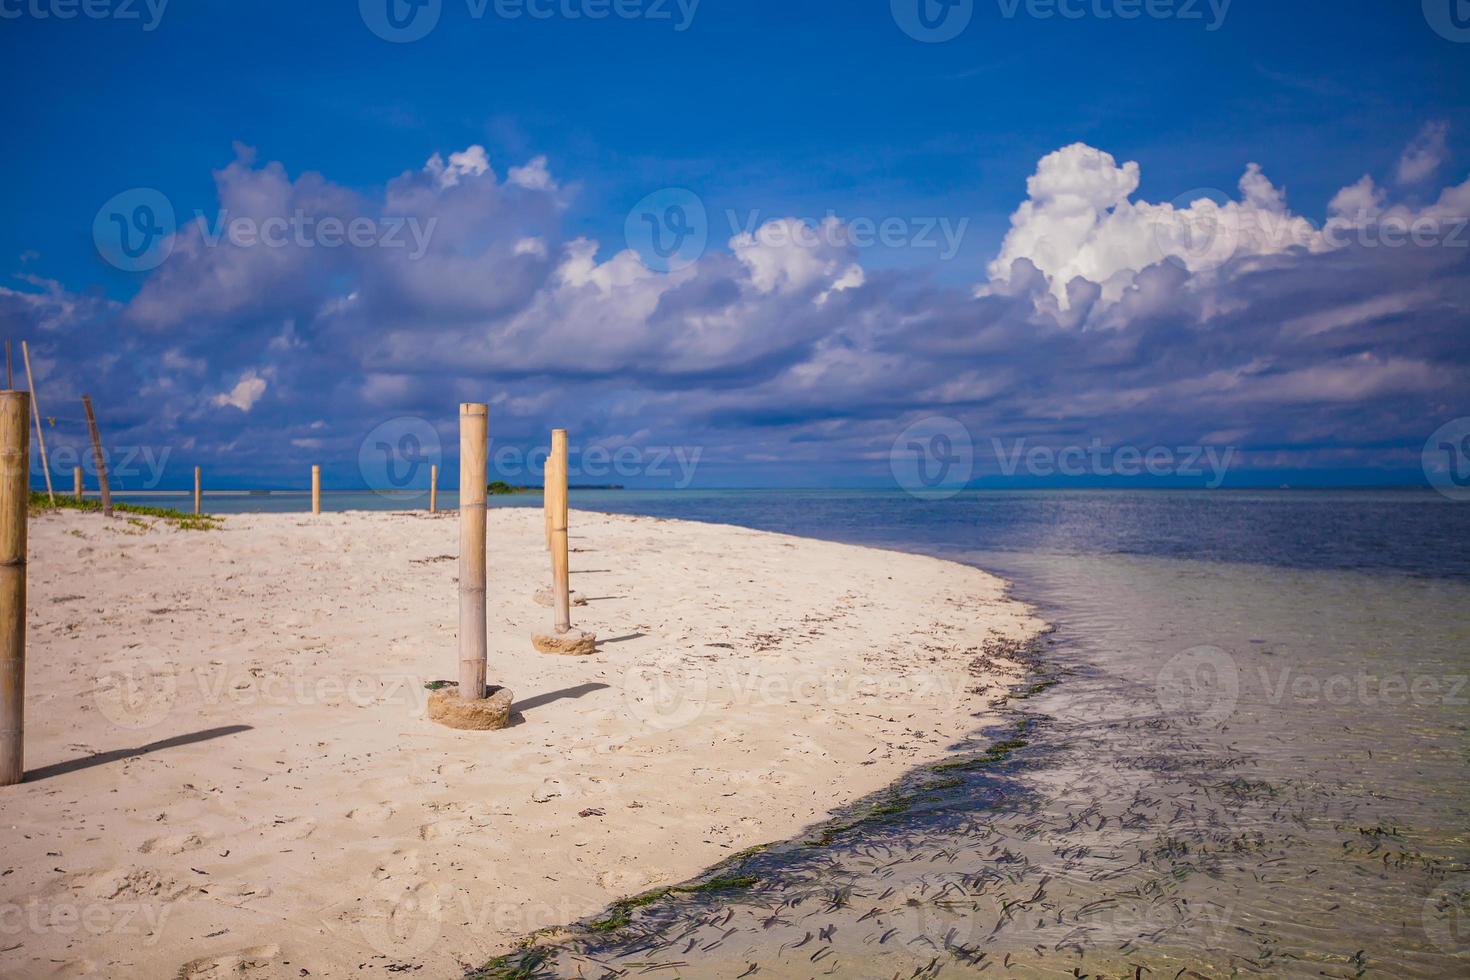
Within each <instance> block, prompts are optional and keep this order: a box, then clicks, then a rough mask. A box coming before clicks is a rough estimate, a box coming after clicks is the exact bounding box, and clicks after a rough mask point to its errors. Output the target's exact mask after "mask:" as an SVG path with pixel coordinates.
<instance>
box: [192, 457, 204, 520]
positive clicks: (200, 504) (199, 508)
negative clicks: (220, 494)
mask: <svg viewBox="0 0 1470 980" xmlns="http://www.w3.org/2000/svg"><path fill="white" fill-rule="evenodd" d="M203 476H204V474H203V473H202V472H201V471H200V469H199V467H197V466H196V467H194V513H195V514H196V515H197V514H202V513H204V485H203Z"/></svg>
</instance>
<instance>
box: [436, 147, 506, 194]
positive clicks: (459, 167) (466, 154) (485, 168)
mask: <svg viewBox="0 0 1470 980" xmlns="http://www.w3.org/2000/svg"><path fill="white" fill-rule="evenodd" d="M489 172H490V156H489V154H487V153H486V152H485V148H484V147H483V146H480V145H479V144H478V143H476V144H475V145H474V146H471V147H469V148H467V149H464V150H461V151H460V152H458V153H451V154H449V163H448V164H446V163H445V162H444V158H443V157H442V156H440V155H439V154H437V153H435V154H434V155H433V156H431V157H430V158H429V162H428V163H426V164H425V165H424V173H426V174H428V175H429V176H431V177H433V178H434V179H435V180H436V181H437V182H438V184H439V186H440V187H455V186H457V185H458V184H459V182H460V178H462V177H483V176H484V175H485V174H487V173H489Z"/></svg>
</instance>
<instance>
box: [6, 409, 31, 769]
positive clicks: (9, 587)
mask: <svg viewBox="0 0 1470 980" xmlns="http://www.w3.org/2000/svg"><path fill="white" fill-rule="evenodd" d="M30 434H31V397H30V395H29V394H27V393H26V392H24V391H0V786H14V785H15V784H16V783H18V782H20V781H21V779H23V778H24V777H25V745H24V733H25V698H26V508H27V506H28V505H29V503H30V470H31V460H30V445H29V443H30Z"/></svg>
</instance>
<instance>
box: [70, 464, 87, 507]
mask: <svg viewBox="0 0 1470 980" xmlns="http://www.w3.org/2000/svg"><path fill="white" fill-rule="evenodd" d="M85 489H86V488H85V486H84V485H83V483H82V468H81V467H80V466H73V467H72V468H71V495H72V496H73V497H75V498H76V499H77V500H81V499H82V492H83V491H84V490H85Z"/></svg>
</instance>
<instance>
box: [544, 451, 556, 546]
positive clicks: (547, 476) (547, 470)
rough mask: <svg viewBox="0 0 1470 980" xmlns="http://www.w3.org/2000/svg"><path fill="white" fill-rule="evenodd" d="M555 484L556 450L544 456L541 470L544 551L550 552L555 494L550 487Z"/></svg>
mask: <svg viewBox="0 0 1470 980" xmlns="http://www.w3.org/2000/svg"><path fill="white" fill-rule="evenodd" d="M555 482H556V450H555V449H554V448H553V449H552V451H551V452H548V453H547V454H546V465H545V466H543V467H542V468H541V510H542V511H543V513H544V515H545V517H546V551H547V553H550V552H551V502H552V498H553V497H554V496H555V494H553V493H552V490H551V485H552V484H553V483H555Z"/></svg>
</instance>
